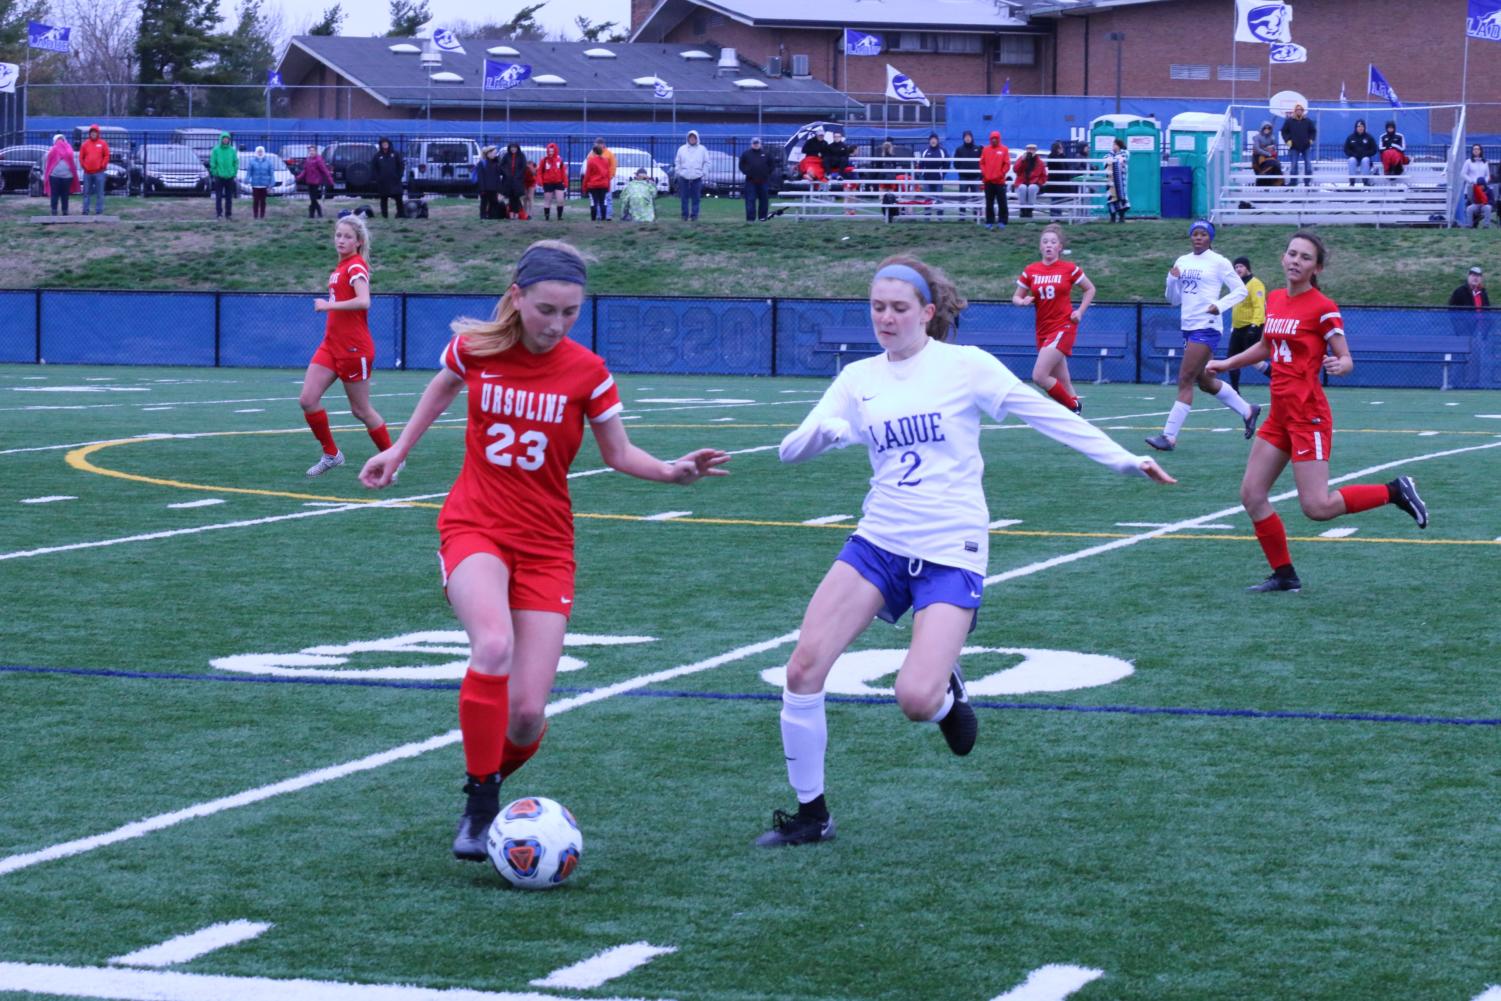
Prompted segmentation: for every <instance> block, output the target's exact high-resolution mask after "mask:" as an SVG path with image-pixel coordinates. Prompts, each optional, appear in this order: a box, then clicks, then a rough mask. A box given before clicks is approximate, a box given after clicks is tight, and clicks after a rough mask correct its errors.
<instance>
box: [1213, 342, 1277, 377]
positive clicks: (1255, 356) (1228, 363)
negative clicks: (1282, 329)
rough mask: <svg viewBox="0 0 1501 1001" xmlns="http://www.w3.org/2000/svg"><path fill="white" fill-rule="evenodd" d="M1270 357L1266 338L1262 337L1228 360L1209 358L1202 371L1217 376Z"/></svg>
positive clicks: (1270, 350) (1270, 352)
mask: <svg viewBox="0 0 1501 1001" xmlns="http://www.w3.org/2000/svg"><path fill="white" fill-rule="evenodd" d="M1271 356H1272V349H1271V348H1270V347H1268V346H1267V342H1266V338H1264V337H1263V338H1262V339H1261V340H1259V341H1257V342H1256V343H1255V344H1252V345H1251V346H1250V347H1248V348H1246V349H1245V350H1244V351H1242V352H1241V353H1240V354H1238V355H1231V356H1230V357H1229V358H1211V359H1210V361H1209V364H1208V365H1205V366H1204V371H1206V372H1208V373H1209V374H1210V375H1219V374H1220V373H1221V372H1230V371H1234V370H1235V369H1237V368H1245V367H1246V366H1248V365H1255V364H1256V363H1257V362H1259V361H1266V360H1267V359H1268V358H1270V357H1271Z"/></svg>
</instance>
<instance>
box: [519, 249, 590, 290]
mask: <svg viewBox="0 0 1501 1001" xmlns="http://www.w3.org/2000/svg"><path fill="white" fill-rule="evenodd" d="M586 278H587V273H586V271H585V268H584V262H583V261H581V260H579V258H578V257H577V255H575V254H570V253H569V252H568V251H566V250H558V249H557V248H555V247H532V248H531V249H529V250H528V251H527V252H526V253H524V254H522V255H521V260H520V261H518V262H516V284H517V285H519V286H521V287H522V288H528V287H529V286H532V285H535V284H537V283H538V282H572V283H573V284H574V285H583V284H586Z"/></svg>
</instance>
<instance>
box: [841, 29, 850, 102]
mask: <svg viewBox="0 0 1501 1001" xmlns="http://www.w3.org/2000/svg"><path fill="white" fill-rule="evenodd" d="M839 47H840V48H842V49H843V50H844V72H843V73H841V74H840V77H839V82H840V83H842V84H844V86H843V88H841V89H842V90H843V91H844V103H845V105H846V106H848V104H849V103H850V30H849V29H848V28H845V29H843V30H842V31H841V32H840V33H839Z"/></svg>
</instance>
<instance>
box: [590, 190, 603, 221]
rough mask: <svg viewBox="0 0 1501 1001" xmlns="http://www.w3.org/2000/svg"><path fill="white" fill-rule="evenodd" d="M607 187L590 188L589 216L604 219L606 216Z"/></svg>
mask: <svg viewBox="0 0 1501 1001" xmlns="http://www.w3.org/2000/svg"><path fill="white" fill-rule="evenodd" d="M606 190H607V189H605V188H590V189H589V218H590V219H601V220H602V219H604V217H605V192H606Z"/></svg>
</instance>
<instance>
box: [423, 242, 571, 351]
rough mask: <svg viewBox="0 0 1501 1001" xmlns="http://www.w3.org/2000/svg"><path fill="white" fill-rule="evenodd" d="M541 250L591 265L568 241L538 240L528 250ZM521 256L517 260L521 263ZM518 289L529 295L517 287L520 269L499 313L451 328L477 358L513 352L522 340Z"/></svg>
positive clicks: (458, 322) (498, 306)
mask: <svg viewBox="0 0 1501 1001" xmlns="http://www.w3.org/2000/svg"><path fill="white" fill-rule="evenodd" d="M533 248H539V249H543V250H559V251H562V252H563V253H565V254H572V255H573V256H574V257H577V258H578V259H579V262H580V263H587V259H586V258H585V257H584V255H583V254H582V253H581V252H580V251H579V249H578V248H577V247H575V246H574V245H573V244H571V243H568V242H566V241H564V240H538V241H536V242H535V243H533V244H531V246H529V247H527V248H526V250H531V249H533ZM526 250H524V251H522V252H521V257H525V256H526ZM521 257H518V258H517V259H516V260H517V261H518V262H519V261H520V260H521ZM513 289H515V290H516V292H517V294H520V295H525V294H526V293H525V291H524V290H521V289H519V288H517V285H516V268H515V267H514V266H513V267H512V268H511V284H510V286H509V287H508V288H507V289H506V291H505V294H504V295H502V296H501V297H500V301H499V302H497V303H496V304H495V311H494V312H493V313H491V314H490V319H488V320H480V319H476V318H474V317H472V316H461V317H459V318H458V319H457V320H454V321H453V322H452V323H450V324H449V325H448V329H449V330H452V331H453V332H454V333H455V334H458V335H460V336H462V337H466V338H467V341H466V343H465V344H464V348H465V350H467V351H468V352H469V353H470V354H471V355H473V356H475V357H477V358H487V357H489V356H490V355H498V354H500V353H501V352H503V351H509V350H510V349H511V348H513V347H515V346H516V342H517V341H519V340H521V329H522V327H521V308H520V307H519V306H517V305H516V303H515V301H514V296H512V294H511V292H512V290H513Z"/></svg>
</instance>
